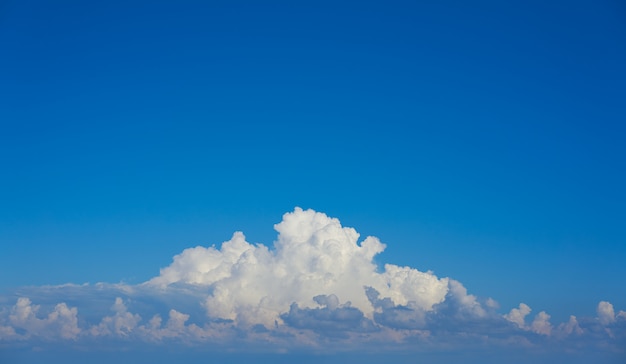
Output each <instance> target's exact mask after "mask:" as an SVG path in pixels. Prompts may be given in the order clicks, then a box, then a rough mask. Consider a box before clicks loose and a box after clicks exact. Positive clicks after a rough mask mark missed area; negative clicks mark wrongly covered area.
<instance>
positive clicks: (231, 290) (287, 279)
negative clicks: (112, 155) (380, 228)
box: [146, 208, 448, 325]
mask: <svg viewBox="0 0 626 364" xmlns="http://www.w3.org/2000/svg"><path fill="white" fill-rule="evenodd" d="M275 229H276V230H277V231H278V233H279V235H278V240H277V241H276V242H275V244H274V249H271V250H270V249H269V248H268V247H266V246H264V245H261V244H257V245H253V244H250V243H249V242H247V241H246V240H245V236H244V235H243V233H241V232H236V233H235V234H234V235H233V237H232V238H231V239H230V240H229V241H226V242H224V243H222V245H221V248H220V249H218V248H215V247H208V248H205V247H195V248H191V249H186V250H185V251H183V252H182V253H181V254H180V255H177V256H175V257H174V261H173V262H172V264H171V265H170V266H168V267H166V268H164V269H162V270H161V274H160V275H159V276H158V277H156V278H154V279H152V280H150V281H149V282H147V283H146V284H148V285H155V286H160V287H167V286H168V285H171V284H176V283H185V284H196V285H202V286H206V287H210V291H211V294H210V295H209V296H208V297H207V299H206V301H205V307H206V309H207V314H208V315H209V316H212V317H216V318H222V319H229V320H234V321H237V322H238V323H242V324H248V325H254V324H264V325H272V324H273V323H274V322H275V321H277V320H278V321H280V320H282V318H281V313H283V312H285V311H287V310H289V309H290V307H291V305H292V304H293V303H296V304H298V306H299V307H306V308H314V307H316V304H317V303H316V302H315V301H314V299H313V298H314V297H316V296H319V295H328V294H335V295H336V296H337V297H339V298H340V299H341V300H343V301H350V302H351V304H352V306H353V307H355V308H357V309H359V310H360V311H361V312H363V313H364V314H365V316H366V317H368V318H371V317H372V315H373V313H374V307H373V306H372V304H371V302H370V301H369V299H368V297H367V295H366V292H365V290H364V288H363V287H365V286H367V287H372V288H374V289H376V290H377V291H378V292H379V293H380V294H381V295H383V296H385V297H388V298H390V299H391V300H393V301H394V302H395V303H396V304H399V305H408V304H410V305H412V306H415V307H418V308H420V309H421V310H424V311H428V310H431V309H432V307H433V305H435V304H437V303H440V302H442V301H443V300H444V298H445V296H446V294H447V291H448V279H447V278H438V277H436V276H435V275H434V274H433V273H432V272H421V271H419V270H417V269H414V268H409V267H400V266H397V265H393V264H386V265H385V266H384V271H383V272H380V273H379V272H378V271H377V266H376V264H375V263H374V261H373V258H374V256H375V255H376V254H378V253H380V252H382V251H383V250H384V249H385V245H384V244H382V243H381V242H380V241H379V240H378V239H377V238H375V237H367V238H366V239H364V240H363V241H361V242H359V241H358V239H359V234H358V233H357V232H356V230H354V229H353V228H348V227H342V226H341V223H340V222H339V220H338V219H335V218H330V217H328V216H326V215H325V214H323V213H319V212H315V211H313V210H306V211H304V210H302V209H299V208H296V210H295V211H294V212H292V213H287V214H285V215H284V216H283V221H282V222H281V223H279V224H277V225H275Z"/></svg>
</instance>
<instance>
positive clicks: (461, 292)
mask: <svg viewBox="0 0 626 364" xmlns="http://www.w3.org/2000/svg"><path fill="white" fill-rule="evenodd" d="M275 229H276V230H277V231H278V233H279V235H278V238H277V240H276V242H275V243H274V245H273V247H272V248H270V247H267V246H265V245H262V244H256V245H255V244H250V243H249V242H247V241H246V239H245V236H244V235H243V233H240V232H236V233H235V234H234V235H233V237H232V238H231V239H230V240H229V241H226V242H224V243H222V245H221V246H220V247H219V248H217V247H202V246H199V247H195V248H190V249H186V250H184V251H183V252H182V253H181V254H179V255H177V256H175V257H174V259H173V262H172V263H171V264H170V265H169V266H168V267H166V268H164V269H162V270H161V272H160V275H159V276H157V277H155V278H153V279H151V280H149V281H147V282H145V283H143V284H139V285H126V284H105V283H101V284H95V285H72V284H69V285H65V286H54V287H53V286H47V287H24V288H23V289H20V290H18V292H16V295H15V296H17V297H4V298H2V300H1V301H0V349H2V350H4V351H7V350H9V351H10V350H16V348H22V349H24V348H26V349H28V348H34V347H37V350H50V349H49V348H51V347H58V346H61V347H65V348H67V349H68V350H72V348H78V347H81V348H93V347H99V348H102V347H110V348H112V350H114V349H113V348H116V347H120V345H121V347H126V346H128V345H130V346H131V347H132V345H156V346H161V345H163V344H168V345H179V346H182V347H194V348H202V350H213V351H215V352H228V351H233V350H234V351H237V352H250V353H285V352H287V353H294V352H308V353H318V354H319V353H342V352H354V351H367V352H372V353H397V352H412V353H420V355H426V353H436V352H454V351H463V350H468V349H470V350H474V351H475V350H479V351H480V350H482V351H485V352H494V351H503V352H511V351H516V352H525V353H543V354H545V355H568V356H572V355H573V356H576V355H578V356H580V355H584V354H588V353H593V352H595V353H602V355H600V356H599V357H602V358H606V359H607V362H611V361H613V360H615V361H618V360H622V359H624V358H625V352H624V350H625V349H624V348H626V312H624V311H621V310H616V309H615V308H614V307H613V305H612V304H611V303H609V302H605V301H601V302H599V304H598V306H597V316H596V317H580V318H579V317H576V316H570V318H569V320H568V321H567V322H562V323H552V322H551V321H550V315H549V314H548V313H546V312H543V311H542V312H538V313H537V314H533V313H532V309H531V308H530V307H529V306H528V305H526V304H524V303H520V305H519V307H517V308H512V309H510V311H508V312H506V311H505V312H498V304H497V302H495V300H493V299H492V298H485V299H480V298H478V297H475V296H474V295H471V294H469V293H468V292H467V289H466V288H465V287H464V286H463V285H462V284H461V283H460V282H459V281H457V280H454V279H451V278H439V277H437V276H436V275H434V274H433V273H432V272H422V271H419V270H417V269H414V268H410V267H400V266H396V265H393V264H385V265H384V267H383V269H382V270H381V269H379V268H378V267H377V265H376V264H375V263H374V260H373V259H374V257H375V256H376V255H377V254H378V253H380V252H382V251H383V250H384V249H385V245H384V244H382V243H381V242H380V241H379V240H378V239H377V238H375V237H367V238H365V239H364V240H362V241H359V234H358V233H357V232H356V231H355V230H354V229H352V228H348V227H343V226H341V224H340V222H339V220H337V219H334V218H330V217H328V216H326V215H325V214H323V213H319V212H315V211H313V210H302V209H299V208H296V209H295V210H294V211H293V212H291V213H287V214H285V215H284V216H283V220H282V222H280V223H279V224H277V225H275ZM242 344H245V345H242Z"/></svg>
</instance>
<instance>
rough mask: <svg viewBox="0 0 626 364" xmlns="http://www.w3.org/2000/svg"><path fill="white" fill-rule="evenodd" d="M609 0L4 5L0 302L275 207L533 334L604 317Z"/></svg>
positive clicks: (625, 36) (618, 186) (150, 267)
mask: <svg viewBox="0 0 626 364" xmlns="http://www.w3.org/2000/svg"><path fill="white" fill-rule="evenodd" d="M625 65H626V6H625V5H624V3H623V2H621V1H550V2H545V1H519V2H518V1H512V2H511V1H504V2H503V1H492V2H490V1H480V2H476V3H472V4H468V3H466V2H450V1H445V2H443V1H408V2H370V1H358V2H335V1H331V2H323V1H284V2H274V1H272V2H270V3H266V4H261V3H260V2H258V1H250V2H242V1H197V2H191V1H176V2H167V1H130V2H129V1H106V2H101V3H94V2H85V1H6V0H5V1H3V2H1V3H0V126H1V128H0V166H1V169H0V177H1V178H0V267H1V268H0V272H1V274H0V291H5V292H8V291H11V290H12V289H14V288H16V287H19V286H22V285H43V284H61V283H66V282H73V283H83V282H91V283H95V282H99V281H104V282H119V281H125V282H129V283H138V282H142V281H144V280H147V279H149V278H150V277H153V276H155V275H157V274H158V269H159V268H161V267H164V266H166V265H168V264H169V262H170V261H171V258H172V256H173V255H174V254H177V253H179V252H180V251H182V249H184V248H187V247H191V246H195V245H198V244H205V245H211V244H219V243H220V242H222V241H224V240H227V239H229V238H230V236H231V234H232V233H233V231H235V230H243V231H244V233H246V235H247V236H248V240H249V241H252V242H262V243H265V244H268V245H271V243H272V241H273V240H274V238H275V232H274V231H273V229H272V227H273V224H275V223H277V222H279V221H280V219H281V216H282V214H283V213H285V212H287V211H291V210H293V208H294V207H295V206H301V207H303V208H313V209H316V210H318V211H322V212H325V213H327V214H329V215H330V216H334V217H338V218H339V219H340V220H341V221H342V223H343V224H344V225H346V226H352V227H355V228H356V229H357V231H359V232H361V233H362V236H363V237H364V236H365V235H375V236H377V237H379V238H380V239H381V240H382V241H383V242H385V243H387V244H388V248H387V250H386V251H385V252H384V253H383V254H382V255H381V256H379V257H378V258H377V259H378V261H379V262H380V263H385V262H390V263H395V264H400V265H409V266H412V267H415V268H418V269H420V270H433V271H434V272H435V273H436V274H438V275H439V276H450V277H452V278H455V279H458V280H460V281H461V282H462V283H463V284H464V285H465V286H466V287H467V288H468V289H469V291H470V293H474V294H476V295H478V296H481V297H486V296H491V297H493V298H495V299H496V300H497V301H499V302H500V303H501V305H502V310H503V311H508V310H509V309H510V308H512V307H513V306H517V304H518V303H519V302H525V303H527V304H529V305H530V306H531V307H532V308H533V311H534V312H538V311H540V310H546V311H547V312H548V313H549V314H550V315H552V317H553V321H554V322H559V321H564V320H566V319H567V317H569V315H570V314H576V315H589V316H590V315H593V314H594V312H595V307H596V305H597V303H598V301H600V300H608V301H610V302H612V303H613V304H614V305H615V307H616V309H626V295H625V294H624V289H623V287H624V282H625V279H626V264H624V262H626V224H625V223H624V222H625V221H626V192H625V188H624V186H626V143H625V142H624V138H625V136H626V126H625V123H624V122H625V121H626V102H625V100H626V66H625Z"/></svg>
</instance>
